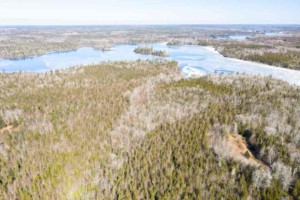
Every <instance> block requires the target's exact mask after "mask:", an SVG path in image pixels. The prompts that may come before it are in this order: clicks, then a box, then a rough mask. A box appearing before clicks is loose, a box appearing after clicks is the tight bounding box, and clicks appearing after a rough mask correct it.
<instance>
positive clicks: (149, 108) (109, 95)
mask: <svg viewBox="0 0 300 200" xmlns="http://www.w3.org/2000/svg"><path fill="white" fill-rule="evenodd" d="M0 88H1V92H0V129H1V132H0V199H221V198H224V199H248V198H252V199H281V198H285V197H286V198H290V199H293V198H294V199H297V198H298V197H299V196H300V181H299V180H300V168H299V166H300V137H299V132H300V120H299V119H300V104H299V102H300V88H299V87H295V86H290V85H288V84H287V83H285V82H282V81H279V80H274V79H271V78H262V77H258V76H246V75H210V76H205V77H202V78H198V79H183V77H182V76H181V75H180V73H179V71H178V67H177V63H175V62H167V61H161V62H152V61H136V62H112V63H110V62H109V63H103V64H99V65H93V66H87V67H78V68H70V69H65V70H59V71H52V72H48V73H40V74H35V73H12V74H5V73H2V74H0ZM232 138H239V139H237V140H236V141H237V142H238V143H236V142H234V141H235V140H233V139H232ZM241 146H243V148H241ZM237 151H238V153H237Z"/></svg>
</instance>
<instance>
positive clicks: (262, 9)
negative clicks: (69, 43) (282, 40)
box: [0, 0, 300, 25]
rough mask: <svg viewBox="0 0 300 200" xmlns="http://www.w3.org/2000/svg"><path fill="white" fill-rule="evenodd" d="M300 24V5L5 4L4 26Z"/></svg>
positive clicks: (201, 1) (241, 1)
mask: <svg viewBox="0 0 300 200" xmlns="http://www.w3.org/2000/svg"><path fill="white" fill-rule="evenodd" d="M107 24H110V25H113V24H118V25H119V24H300V0H122V1H121V0H0V25H107Z"/></svg>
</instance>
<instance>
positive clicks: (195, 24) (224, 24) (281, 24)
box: [0, 23, 300, 27]
mask: <svg viewBox="0 0 300 200" xmlns="http://www.w3.org/2000/svg"><path fill="white" fill-rule="evenodd" d="M197 25H198V26H199V25H204V26H207V25H219V26H226V25H229V26H236V25H237V26H238V25H248V26H249V25H250V26H251V25H252V26H253V25H254V26H272V25H277V26H285V25H288V26H300V23H278V24H277V23H262V24H258V23H257V24H256V23H245V24H244V23H199V24H198V23H170V24H161V23H158V24H155V23H153V24H5V25H4V24H3V25H2V24H0V27H8V26H197Z"/></svg>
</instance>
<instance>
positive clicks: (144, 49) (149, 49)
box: [134, 46, 169, 57]
mask: <svg viewBox="0 0 300 200" xmlns="http://www.w3.org/2000/svg"><path fill="white" fill-rule="evenodd" d="M134 52H135V53H137V54H144V55H153V56H159V57H168V56H169V55H168V54H167V52H166V51H164V50H159V51H155V50H154V49H153V47H150V46H144V47H137V48H136V49H134Z"/></svg>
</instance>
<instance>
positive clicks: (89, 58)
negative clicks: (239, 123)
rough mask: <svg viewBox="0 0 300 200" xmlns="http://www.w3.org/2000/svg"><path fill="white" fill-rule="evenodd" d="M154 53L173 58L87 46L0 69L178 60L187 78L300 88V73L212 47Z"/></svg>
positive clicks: (0, 64)
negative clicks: (257, 80)
mask: <svg viewBox="0 0 300 200" xmlns="http://www.w3.org/2000/svg"><path fill="white" fill-rule="evenodd" d="M147 45H149V46H150V45H151V46H153V47H154V49H155V50H165V51H167V53H168V54H169V55H170V57H167V58H160V57H156V56H151V55H140V54H135V53H134V52H133V50H134V49H135V48H136V47H137V46H142V45H117V46H115V47H114V48H112V49H111V51H99V50H95V49H93V48H90V47H84V48H80V49H77V50H75V51H69V52H52V53H48V54H45V55H43V56H36V57H32V58H25V59H14V60H12V59H0V70H1V71H3V72H16V71H32V72H47V71H50V70H56V69H62V68H66V67H71V66H80V65H89V64H97V63H100V62H106V61H121V60H124V61H132V60H138V59H141V60H146V59H150V60H160V59H167V60H176V61H177V62H178V65H179V68H180V70H181V72H182V73H183V74H184V75H185V76H202V75H205V74H211V73H219V74H232V73H246V74H256V75H257V74H259V75H263V76H272V77H274V78H278V79H282V80H285V81H287V82H289V83H291V84H296V85H300V71H296V70H290V69H284V68H279V67H273V66H269V65H265V64H260V63H254V62H248V61H241V60H237V59H231V58H226V57H224V56H222V55H220V54H219V53H218V52H216V51H215V50H214V49H213V48H210V47H203V46H191V45H184V46H175V47H174V46H172V47H169V46H167V45H166V44H147Z"/></svg>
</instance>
